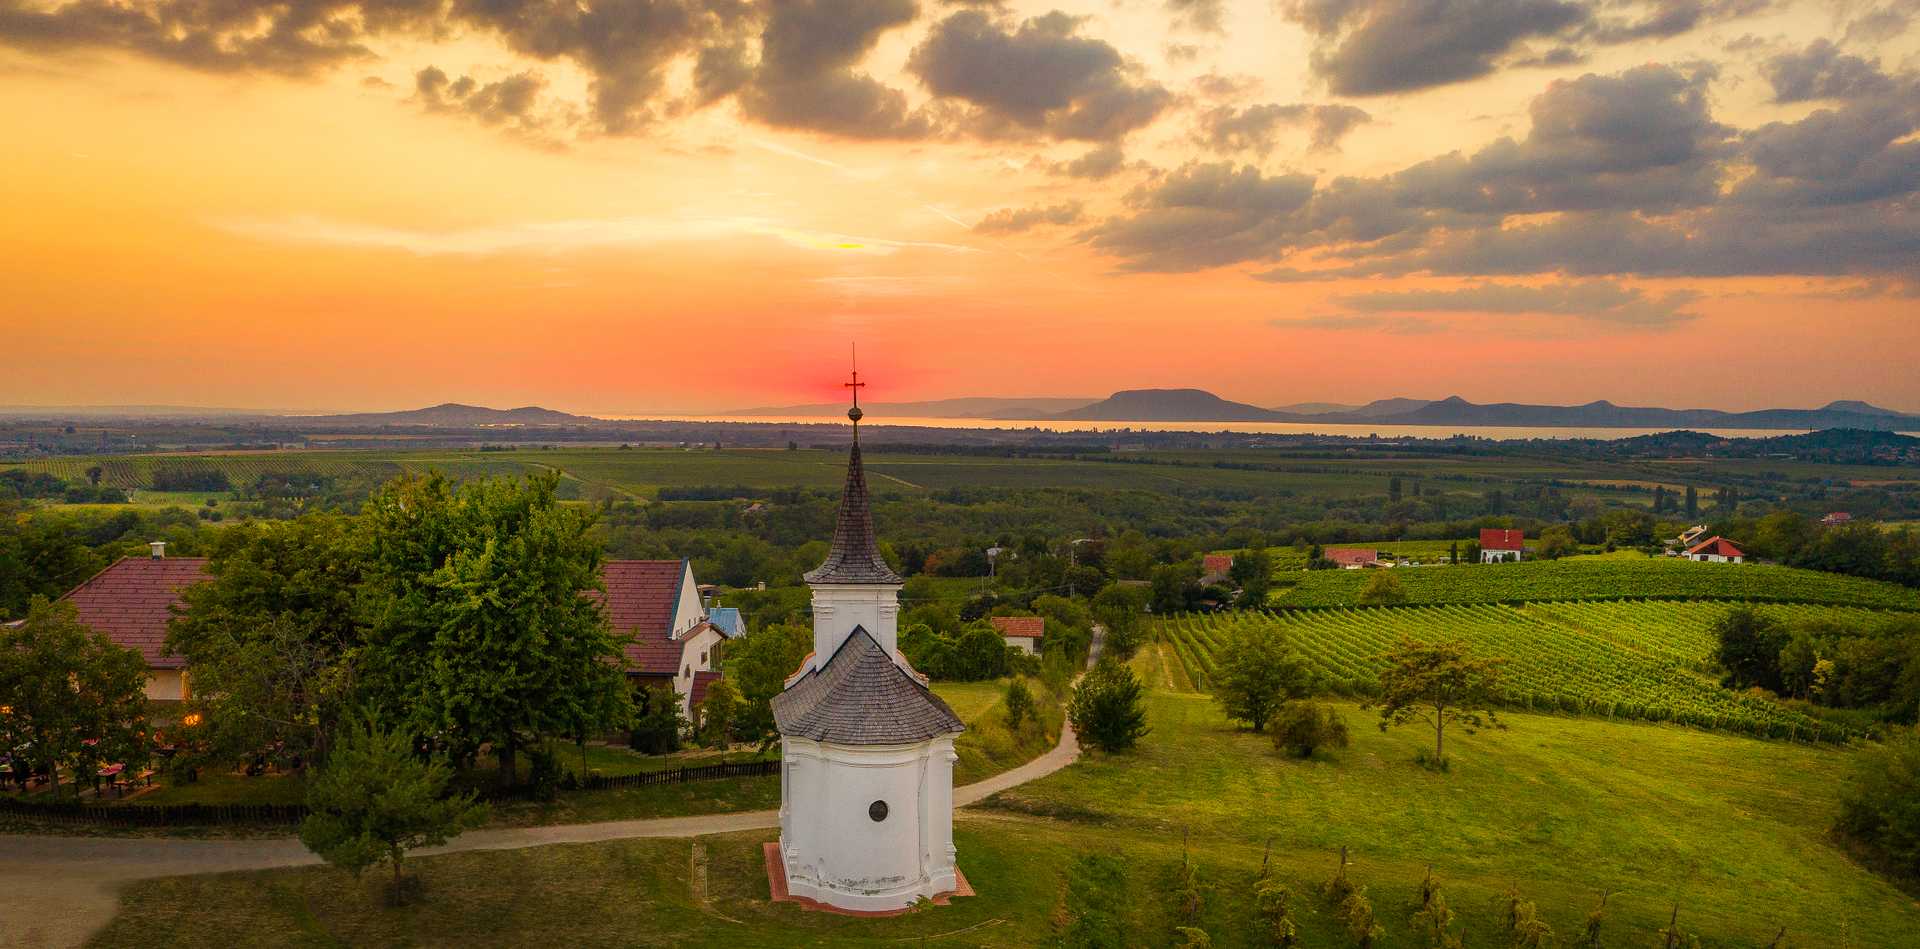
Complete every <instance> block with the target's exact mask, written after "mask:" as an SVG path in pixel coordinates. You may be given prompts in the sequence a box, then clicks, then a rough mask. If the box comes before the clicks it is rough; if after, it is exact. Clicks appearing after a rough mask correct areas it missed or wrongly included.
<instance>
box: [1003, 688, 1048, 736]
mask: <svg viewBox="0 0 1920 949" xmlns="http://www.w3.org/2000/svg"><path fill="white" fill-rule="evenodd" d="M1003 703H1004V704H1005V705H1006V709H1007V730H1008V731H1016V732H1017V731H1019V730H1020V723H1021V722H1029V721H1037V720H1038V719H1039V713H1038V712H1036V711H1035V710H1034V704H1033V692H1031V691H1030V690H1028V689H1027V684H1026V682H1024V681H1022V680H1021V679H1020V678H1018V677H1015V678H1014V680H1013V681H1011V682H1008V683H1007V694H1006V698H1005V699H1003Z"/></svg>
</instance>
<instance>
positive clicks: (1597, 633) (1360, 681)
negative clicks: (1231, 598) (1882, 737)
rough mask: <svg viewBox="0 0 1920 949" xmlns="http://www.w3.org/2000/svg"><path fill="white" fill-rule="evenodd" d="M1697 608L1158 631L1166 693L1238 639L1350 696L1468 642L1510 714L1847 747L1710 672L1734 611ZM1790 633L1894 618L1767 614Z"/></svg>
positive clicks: (1558, 610) (1362, 613) (1519, 610)
mask: <svg viewBox="0 0 1920 949" xmlns="http://www.w3.org/2000/svg"><path fill="white" fill-rule="evenodd" d="M1732 605H1733V604H1730V603H1720V602H1712V601H1693V602H1671V601H1654V602H1638V601H1635V602H1619V601H1595V602H1555V603H1529V604H1524V605H1504V604H1492V603H1480V604H1446V605H1438V606H1405V607H1381V608H1370V609H1328V610H1291V611H1288V610H1283V611H1277V612H1272V613H1256V612H1246V613H1214V614H1207V615H1194V616H1178V617H1173V618H1170V619H1167V620H1164V621H1162V622H1161V623H1159V624H1158V627H1157V632H1158V637H1159V640H1160V642H1159V648H1160V649H1161V650H1162V652H1163V655H1165V656H1166V657H1167V660H1168V661H1169V662H1170V663H1171V664H1172V665H1173V666H1174V667H1175V668H1169V669H1167V670H1164V671H1163V673H1162V680H1161V684H1162V685H1165V684H1167V683H1168V682H1171V683H1172V685H1173V687H1175V688H1189V689H1195V690H1199V691H1205V690H1206V689H1207V688H1208V686H1209V684H1210V681H1211V679H1212V676H1213V672H1214V666H1215V662H1216V659H1217V657H1218V654H1219V651H1220V650H1221V649H1222V648H1223V647H1224V645H1225V644H1226V643H1227V641H1228V640H1229V638H1230V637H1231V636H1233V635H1234V633H1235V631H1236V630H1238V629H1241V628H1245V627H1248V626H1268V627H1272V628H1275V629H1277V630H1279V631H1280V633H1281V635H1282V636H1284V637H1285V638H1286V641H1287V642H1288V643H1289V644H1291V645H1292V646H1293V648H1295V649H1297V650H1299V652H1300V653H1301V655H1302V656H1303V657H1304V658H1306V660H1307V661H1308V663H1309V664H1310V665H1311V667H1312V668H1313V671H1314V673H1315V674H1316V675H1318V676H1319V677H1320V678H1321V679H1322V680H1323V682H1324V683H1325V684H1326V686H1327V687H1328V688H1329V689H1331V690H1332V691H1334V692H1338V693H1341V694H1346V695H1367V694H1371V693H1372V692H1374V691H1375V690H1376V689H1377V688H1378V681H1377V676H1378V674H1379V672H1380V670H1381V669H1382V668H1384V667H1385V663H1384V662H1383V661H1382V660H1381V659H1380V655H1381V653H1383V652H1385V651H1386V650H1387V649H1388V647H1390V646H1392V645H1393V643H1394V642H1395V641H1396V640H1398V639H1400V638H1402V637H1405V638H1410V639H1423V640H1429V641H1431V640H1438V639H1458V640H1461V641H1463V642H1465V643H1467V645H1468V646H1469V647H1470V648H1471V649H1472V650H1473V652H1474V653H1475V654H1476V655H1480V656H1491V657H1499V658H1503V659H1505V660H1507V664H1506V666H1505V668H1504V671H1503V674H1504V677H1505V682H1504V692H1505V694H1504V695H1503V697H1502V698H1503V704H1505V705H1506V706H1508V707H1511V708H1520V709H1539V710H1546V711H1562V712H1570V713H1577V714H1587V715H1599V716H1604V717H1608V718H1624V719H1635V720H1647V721H1657V722H1675V723H1678V724H1682V725H1691V726H1695V727H1698V728H1708V729H1718V730H1725V731H1733V732H1739V733H1742V734H1749V735H1760V736H1765V737H1770V738H1798V739H1812V740H1839V739H1843V738H1845V737H1848V735H1849V734H1850V730H1848V729H1843V728H1840V727H1838V726H1836V725H1834V724H1832V723H1822V722H1821V721H1819V720H1817V719H1815V718H1812V717H1810V716H1808V715H1807V714H1805V713H1803V712H1800V711H1796V710H1794V709H1790V708H1788V707H1787V706H1785V705H1782V704H1780V703H1778V702H1775V701H1772V700H1769V699H1764V698H1759V697H1755V696H1751V695H1745V694H1741V693H1736V692H1732V691H1729V690H1727V689H1724V688H1722V687H1721V686H1720V685H1719V682H1718V676H1717V673H1716V672H1715V671H1714V670H1713V669H1712V668H1710V666H1711V661H1710V659H1709V657H1710V656H1711V654H1712V652H1713V649H1714V641H1713V635H1712V632H1711V629H1710V627H1711V626H1712V624H1713V622H1714V621H1715V620H1716V619H1718V618H1719V617H1720V616H1722V615H1724V614H1725V613H1726V611H1727V610H1728V609H1729V608H1730V607H1731V606H1732ZM1761 609H1762V610H1764V611H1765V612H1768V613H1771V614H1774V615H1776V616H1778V617H1779V618H1780V619H1782V620H1784V621H1787V622H1802V621H1807V620H1824V621H1829V622H1833V623H1836V624H1839V625H1842V626H1853V627H1864V626H1869V625H1871V624H1873V623H1874V622H1876V621H1878V620H1879V619H1881V618H1882V617H1883V616H1884V614H1880V613H1876V612H1874V611H1872V610H1864V609H1854V608H1848V607H1836V606H1809V605H1801V604H1795V605H1767V606H1763V607H1761Z"/></svg>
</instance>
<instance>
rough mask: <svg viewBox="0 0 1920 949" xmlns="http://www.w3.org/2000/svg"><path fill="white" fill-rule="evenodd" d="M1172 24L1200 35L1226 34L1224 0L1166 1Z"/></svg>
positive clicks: (1225, 3) (1225, 6)
mask: <svg viewBox="0 0 1920 949" xmlns="http://www.w3.org/2000/svg"><path fill="white" fill-rule="evenodd" d="M1166 3H1167V12H1168V13H1171V14H1173V24H1174V26H1176V27H1185V28H1187V29H1190V30H1197V31H1199V32H1202V33H1224V32H1226V17H1227V2H1226V0H1166Z"/></svg>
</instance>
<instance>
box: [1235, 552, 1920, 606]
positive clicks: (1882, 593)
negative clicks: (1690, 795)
mask: <svg viewBox="0 0 1920 949" xmlns="http://www.w3.org/2000/svg"><path fill="white" fill-rule="evenodd" d="M1370 575H1371V574H1370V571H1365V570H1314V571H1303V572H1297V573H1293V574H1290V575H1289V574H1281V575H1280V576H1279V577H1277V578H1276V579H1277V580H1278V581H1279V582H1280V583H1281V584H1286V583H1287V581H1289V580H1292V581H1295V582H1293V583H1291V585H1283V586H1281V587H1280V588H1279V590H1278V591H1277V592H1276V593H1275V594H1274V597H1273V602H1272V605H1273V606H1275V607H1278V608H1282V609H1292V608H1296V607H1330V606H1352V605H1354V604H1355V603H1357V602H1358V600H1359V596H1360V590H1361V588H1362V587H1363V586H1364V585H1365V584H1366V582H1367V580H1368V579H1369V578H1370ZM1393 577H1394V579H1395V580H1396V581H1398V582H1399V585H1400V588H1401V589H1402V590H1404V591H1405V592H1406V594H1407V603H1409V604H1422V603H1527V602H1535V601H1540V600H1589V599H1597V600H1607V599H1615V600H1619V599H1674V600H1686V599H1733V600H1756V601H1762V602H1774V603H1834V604H1841V605H1848V606H1870V607H1879V608H1885V609H1899V610H1920V590H1915V589H1911V588H1909V587H1903V586H1899V585H1898V584H1892V583H1883V582H1881V581H1878V580H1862V579H1858V578H1854V577H1848V576H1843V575H1841V574H1836V573H1821V572H1818V571H1813V570H1798V569H1795V568H1792V567H1777V566H1771V565H1765V564H1717V563H1694V562H1692V561H1689V560H1682V559H1679V558H1675V557H1648V558H1644V559H1638V560H1620V559H1613V558H1606V559H1602V558H1591V559H1587V558H1575V559H1569V560H1554V561H1528V562H1524V563H1513V564H1492V565H1486V566H1480V565H1468V566H1460V567H1451V566H1444V567H1407V568H1395V569H1394V571H1393Z"/></svg>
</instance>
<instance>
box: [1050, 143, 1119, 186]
mask: <svg viewBox="0 0 1920 949" xmlns="http://www.w3.org/2000/svg"><path fill="white" fill-rule="evenodd" d="M1126 166H1127V155H1126V152H1124V151H1122V150H1121V148H1120V145H1119V143H1117V142H1108V143H1107V144H1105V145H1099V146H1096V147H1094V148H1092V149H1090V150H1089V151H1088V152H1087V153H1086V154H1084V155H1081V156H1080V157H1079V158H1075V159H1073V160H1071V161H1062V162H1054V163H1053V164H1052V165H1050V166H1048V168H1047V173H1048V174H1052V175H1064V176H1066V177H1068V178H1085V179H1087V180H1089V181H1100V180H1102V179H1105V178H1110V177H1112V176H1113V175H1115V174H1116V173H1118V172H1119V171H1120V170H1122V169H1124V168H1125V167H1126Z"/></svg>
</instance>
